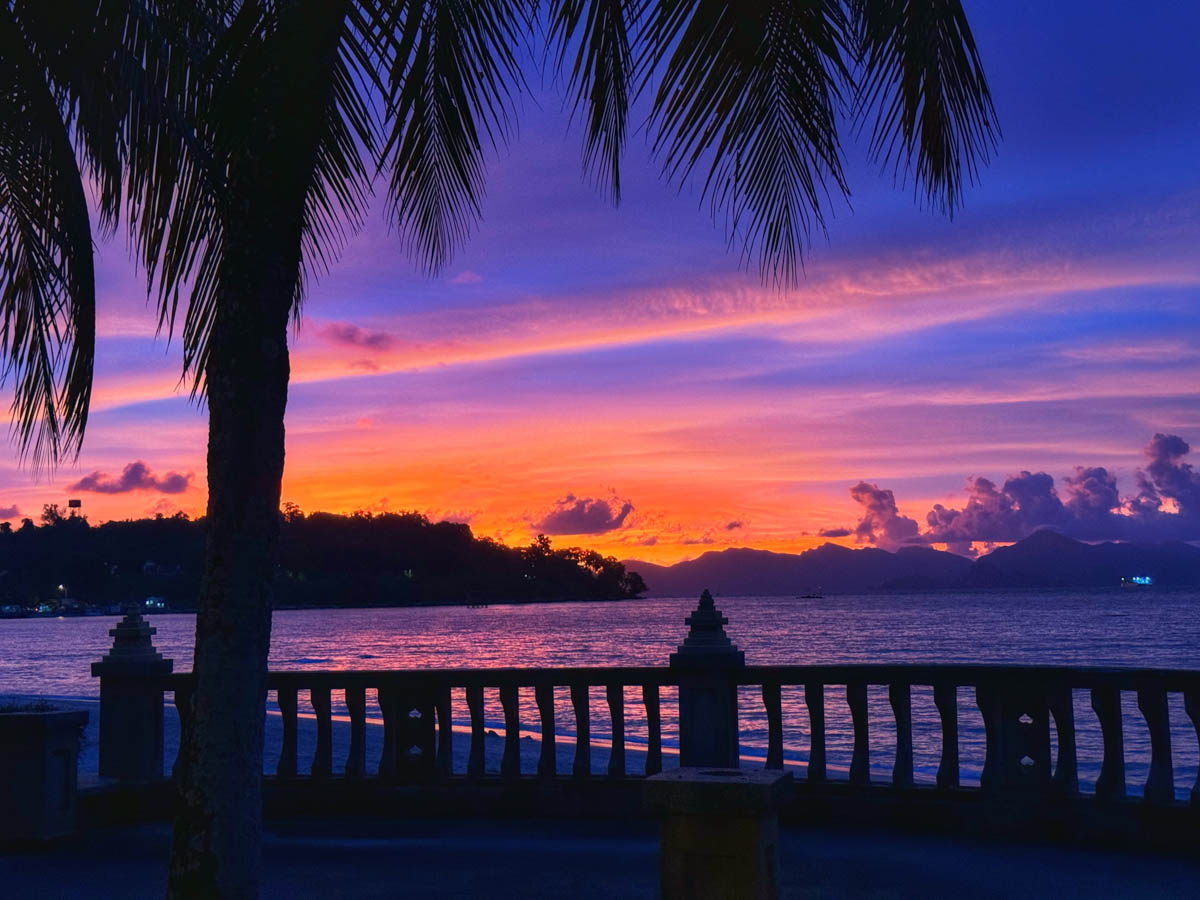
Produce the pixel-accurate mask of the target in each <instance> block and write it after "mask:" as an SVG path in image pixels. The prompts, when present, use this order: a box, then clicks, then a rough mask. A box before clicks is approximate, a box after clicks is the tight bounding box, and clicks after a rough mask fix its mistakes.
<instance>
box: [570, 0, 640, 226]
mask: <svg viewBox="0 0 1200 900" xmlns="http://www.w3.org/2000/svg"><path fill="white" fill-rule="evenodd" d="M645 12H646V0H552V2H551V4H550V8H549V13H548V15H549V19H550V34H549V39H550V42H551V44H552V45H553V46H554V47H555V68H557V69H565V68H566V61H567V59H568V57H570V58H571V64H570V80H569V89H570V90H571V92H572V93H573V94H574V112H575V113H579V112H580V110H581V109H582V110H583V111H584V112H583V117H584V119H585V129H586V130H585V133H584V145H583V168H584V171H585V172H589V171H590V172H592V173H593V176H594V178H595V180H596V183H597V186H599V187H600V188H601V189H602V190H604V191H605V192H606V193H607V194H608V195H609V196H610V197H611V199H612V201H613V203H614V204H616V203H618V202H620V199H621V153H622V151H623V150H624V148H625V136H626V123H627V119H628V116H629V103H630V100H631V94H632V92H633V90H634V87H635V85H636V83H637V80H638V79H637V71H636V65H635V62H636V61H635V58H634V55H633V51H632V44H633V42H634V41H635V40H636V36H637V31H638V28H639V26H640V25H641V23H642V20H643V18H644V16H645ZM572 50H573V52H572Z"/></svg>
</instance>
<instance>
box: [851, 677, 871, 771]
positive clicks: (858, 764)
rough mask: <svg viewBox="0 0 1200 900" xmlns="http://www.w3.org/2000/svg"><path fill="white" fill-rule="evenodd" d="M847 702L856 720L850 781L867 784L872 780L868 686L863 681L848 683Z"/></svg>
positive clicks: (852, 716)
mask: <svg viewBox="0 0 1200 900" xmlns="http://www.w3.org/2000/svg"><path fill="white" fill-rule="evenodd" d="M846 702H847V703H848V704H849V705H850V717H851V718H852V719H853V720H854V755H853V756H852V757H851V759H850V783H851V784H867V783H868V782H870V780H871V770H870V765H871V746H870V744H869V743H868V728H867V686H866V684H864V683H863V682H856V683H854V684H848V685H846Z"/></svg>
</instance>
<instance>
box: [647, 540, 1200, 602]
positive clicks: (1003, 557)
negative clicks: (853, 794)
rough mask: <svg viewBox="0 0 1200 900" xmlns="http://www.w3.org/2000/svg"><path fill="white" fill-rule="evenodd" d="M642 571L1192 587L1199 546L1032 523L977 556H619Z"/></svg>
mask: <svg viewBox="0 0 1200 900" xmlns="http://www.w3.org/2000/svg"><path fill="white" fill-rule="evenodd" d="M625 567H626V569H628V570H632V571H636V572H638V573H639V574H640V575H641V576H642V578H643V579H644V580H645V582H646V585H647V587H648V593H649V594H650V596H691V595H692V594H698V593H699V592H700V591H702V590H704V589H705V588H708V589H709V590H713V591H716V592H717V593H720V594H744V595H760V596H784V595H787V596H795V595H797V594H803V593H807V592H810V591H815V590H818V589H820V590H822V591H829V592H831V593H858V592H862V591H872V590H937V589H943V588H1021V587H1042V588H1055V587H1060V588H1072V587H1115V586H1117V585H1118V584H1120V581H1121V579H1122V578H1127V577H1131V576H1133V575H1149V576H1150V577H1151V578H1153V579H1154V583H1155V584H1156V585H1162V586H1193V587H1200V547H1194V546H1192V545H1191V544H1185V543H1182V542H1179V541H1175V542H1171V543H1165V544H1116V543H1106V544H1084V543H1081V542H1080V541H1076V540H1073V539H1072V538H1069V537H1066V536H1064V535H1061V534H1058V533H1057V532H1054V531H1048V530H1043V531H1037V532H1034V533H1033V534H1032V535H1030V536H1029V537H1027V538H1025V539H1024V540H1022V541H1018V542H1017V543H1015V544H1013V545H1011V546H1009V547H1001V548H998V549H996V550H993V551H992V552H991V553H989V554H987V555H986V556H982V557H980V558H979V559H977V560H970V559H967V558H966V557H963V556H958V555H957V554H954V553H947V552H945V551H942V550H933V549H931V548H929V547H902V548H901V549H899V550H897V551H896V552H895V553H891V552H889V551H887V550H880V549H878V548H876V547H867V548H862V549H857V550H854V549H850V548H848V547H842V546H840V545H838V544H823V545H822V546H820V547H817V548H815V549H813V550H806V551H805V552H803V553H798V554H793V553H773V552H771V551H768V550H752V549H749V548H743V547H739V548H733V549H729V550H719V551H717V550H714V551H710V552H708V553H704V554H702V555H701V556H699V557H697V558H696V559H692V560H687V561H685V562H680V563H676V564H675V565H672V566H660V565H655V564H654V563H646V562H641V561H640V560H633V559H630V560H625Z"/></svg>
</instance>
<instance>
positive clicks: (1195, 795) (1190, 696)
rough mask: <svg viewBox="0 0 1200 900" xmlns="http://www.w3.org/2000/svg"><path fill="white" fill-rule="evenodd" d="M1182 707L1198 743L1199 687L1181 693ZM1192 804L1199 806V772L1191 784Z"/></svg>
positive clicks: (1199, 716)
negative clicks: (1190, 721) (1194, 731)
mask: <svg viewBox="0 0 1200 900" xmlns="http://www.w3.org/2000/svg"><path fill="white" fill-rule="evenodd" d="M1183 708H1184V709H1185V710H1186V711H1187V714H1188V718H1189V719H1191V720H1192V727H1193V728H1194V729H1196V741H1197V743H1200V689H1198V688H1191V689H1189V690H1188V691H1187V692H1186V693H1185V694H1184V695H1183ZM1192 806H1197V807H1200V772H1197V773H1196V783H1195V784H1194V785H1192Z"/></svg>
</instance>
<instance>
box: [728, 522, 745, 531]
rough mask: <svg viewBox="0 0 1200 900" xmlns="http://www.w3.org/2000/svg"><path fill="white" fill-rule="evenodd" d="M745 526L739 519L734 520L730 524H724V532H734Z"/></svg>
mask: <svg viewBox="0 0 1200 900" xmlns="http://www.w3.org/2000/svg"><path fill="white" fill-rule="evenodd" d="M745 524H746V523H745V522H743V521H742V520H741V519H734V520H733V521H732V522H726V523H725V530H726V531H735V530H736V529H738V528H741V527H742V526H743V525H745Z"/></svg>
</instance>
